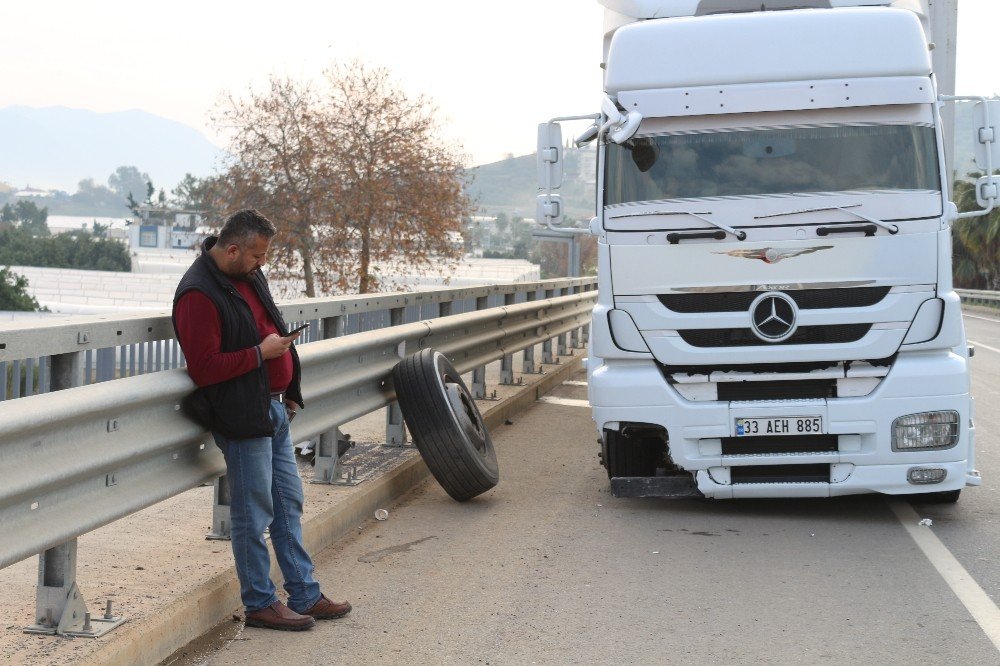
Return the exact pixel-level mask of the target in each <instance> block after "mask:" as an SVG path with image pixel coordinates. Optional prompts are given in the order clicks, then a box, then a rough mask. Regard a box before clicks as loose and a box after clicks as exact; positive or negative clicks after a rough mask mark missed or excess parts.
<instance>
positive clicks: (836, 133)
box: [605, 124, 941, 205]
mask: <svg viewBox="0 0 1000 666" xmlns="http://www.w3.org/2000/svg"><path fill="white" fill-rule="evenodd" d="M936 149H937V147H936V144H935V137H934V129H933V127H931V126H930V125H924V124H898V125H894V124H886V125H836V126H825V127H824V126H819V127H792V128H774V129H737V130H724V131H709V132H684V133H672V134H663V135H656V136H646V137H639V138H636V139H633V140H632V141H630V142H628V143H627V144H626V145H622V146H619V145H616V144H609V145H608V146H607V160H606V170H607V171H606V177H605V182H606V184H607V192H606V196H605V204H608V205H611V204H619V203H627V202H632V201H650V200H663V199H682V198H699V197H716V196H745V195H762V194H765V195H766V194H794V193H807V192H843V191H857V190H921V191H939V190H940V189H941V185H940V182H939V177H938V163H937V155H936Z"/></svg>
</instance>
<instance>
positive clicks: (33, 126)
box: [0, 106, 219, 192]
mask: <svg viewBox="0 0 1000 666" xmlns="http://www.w3.org/2000/svg"><path fill="white" fill-rule="evenodd" d="M0 136H2V137H3V150H2V151H0V181H4V182H7V183H10V184H12V185H15V186H16V187H24V186H26V185H30V186H32V187H36V188H55V189H60V190H63V191H66V192H74V191H75V190H76V186H77V183H79V182H80V181H81V180H82V179H84V178H93V179H94V181H96V182H97V183H98V184H106V183H107V179H108V176H109V175H110V174H111V173H112V172H113V171H114V170H115V169H116V168H117V167H119V166H123V165H134V166H136V167H138V168H139V170H140V171H143V172H146V173H148V174H149V175H150V177H151V178H152V179H153V184H154V185H156V186H157V187H164V188H165V189H166V190H167V191H169V190H170V189H171V188H173V187H174V186H176V185H177V183H178V182H180V180H181V179H182V178H183V177H184V174H185V173H187V172H190V173H192V174H194V175H196V176H205V175H208V174H209V173H210V172H211V170H212V167H213V165H214V163H215V160H216V157H217V156H218V154H219V149H218V148H216V147H215V146H214V145H212V144H211V143H209V141H208V140H207V139H206V138H205V137H204V136H202V134H201V133H200V132H198V131H197V130H195V129H193V128H191V127H188V126H187V125H184V124H182V123H179V122H176V121H173V120H168V119H166V118H163V117H161V116H156V115H153V114H151V113H147V112H145V111H120V112H115V113H97V112H94V111H84V110H81V109H69V108H65V107H45V108H30V107H26V106H9V107H6V108H3V109H0Z"/></svg>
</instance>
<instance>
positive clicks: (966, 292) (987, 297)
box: [955, 289, 1000, 307]
mask: <svg viewBox="0 0 1000 666" xmlns="http://www.w3.org/2000/svg"><path fill="white" fill-rule="evenodd" d="M955 293H957V294H958V295H959V297H960V298H961V299H962V302H963V303H969V304H972V305H991V306H994V307H996V306H997V305H998V304H1000V291H985V290H982V289H956V290H955Z"/></svg>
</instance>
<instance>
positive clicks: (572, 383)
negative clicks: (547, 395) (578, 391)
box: [563, 379, 587, 386]
mask: <svg viewBox="0 0 1000 666" xmlns="http://www.w3.org/2000/svg"><path fill="white" fill-rule="evenodd" d="M563 385H565V386H586V385H587V382H578V381H576V380H573V379H567V380H566V381H564V382H563Z"/></svg>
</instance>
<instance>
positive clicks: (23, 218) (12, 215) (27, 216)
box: [0, 199, 49, 236]
mask: <svg viewBox="0 0 1000 666" xmlns="http://www.w3.org/2000/svg"><path fill="white" fill-rule="evenodd" d="M48 219H49V209H48V208H45V207H42V208H39V207H38V206H37V205H36V204H35V202H34V201H28V200H27V199H20V200H19V201H17V202H16V203H13V204H10V203H8V204H4V207H3V208H0V223H2V224H4V225H7V226H13V225H17V226H19V227H20V228H21V229H23V230H24V231H26V232H28V233H30V234H32V235H35V236H48V235H49V225H48Z"/></svg>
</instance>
